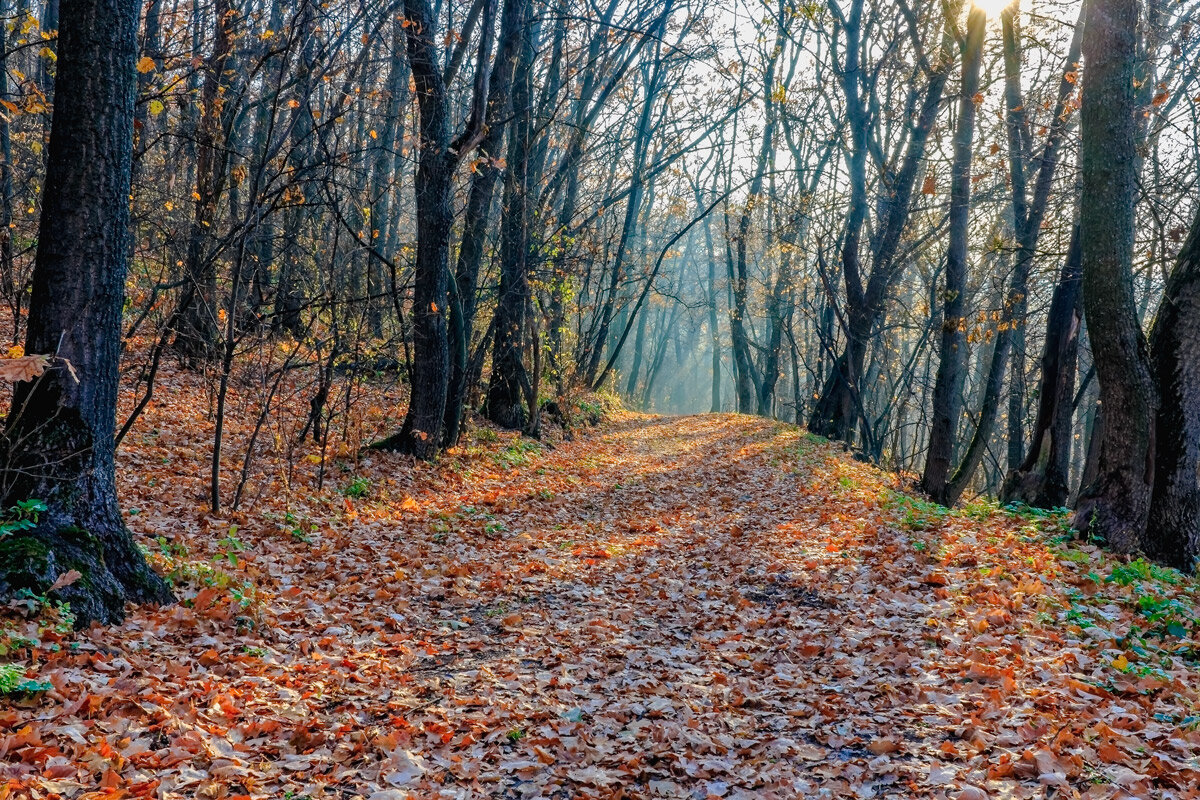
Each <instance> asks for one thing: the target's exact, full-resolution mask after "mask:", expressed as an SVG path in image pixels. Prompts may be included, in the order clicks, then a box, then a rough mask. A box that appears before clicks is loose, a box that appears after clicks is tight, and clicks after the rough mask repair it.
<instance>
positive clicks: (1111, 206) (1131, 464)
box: [1073, 0, 1157, 553]
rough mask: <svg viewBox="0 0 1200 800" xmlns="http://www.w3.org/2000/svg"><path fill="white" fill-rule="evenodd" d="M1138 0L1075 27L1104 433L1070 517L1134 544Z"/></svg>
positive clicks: (1083, 217) (1149, 409)
mask: <svg viewBox="0 0 1200 800" xmlns="http://www.w3.org/2000/svg"><path fill="white" fill-rule="evenodd" d="M1138 10H1139V3H1138V0H1092V2H1090V3H1089V4H1088V11H1087V21H1086V23H1085V25H1086V27H1085V28H1084V36H1083V59H1084V72H1083V95H1082V98H1081V102H1082V106H1081V120H1082V127H1083V139H1082V143H1081V145H1080V167H1081V175H1082V180H1083V196H1082V201H1081V207H1080V222H1079V224H1080V231H1079V235H1080V240H1081V242H1082V246H1083V306H1084V314H1085V315H1086V318H1087V325H1088V334H1089V336H1090V338H1091V342H1092V358H1093V359H1094V361H1095V364H1096V375H1097V377H1098V378H1099V381H1100V406H1101V408H1102V410H1103V413H1104V438H1103V440H1102V441H1101V442H1100V457H1099V458H1100V460H1099V463H1098V467H1099V469H1098V474H1097V476H1096V479H1095V480H1094V481H1093V482H1092V483H1091V484H1090V485H1089V486H1087V487H1086V488H1084V490H1083V491H1082V493H1081V494H1080V497H1079V502H1078V503H1077V505H1076V509H1075V514H1074V517H1073V522H1074V525H1075V527H1076V528H1077V529H1078V530H1079V531H1080V532H1081V533H1084V534H1086V535H1090V536H1094V537H1099V538H1102V539H1104V540H1105V541H1107V542H1108V544H1109V546H1110V547H1112V548H1113V549H1114V550H1116V551H1118V552H1122V553H1130V552H1134V551H1136V550H1137V549H1138V548H1139V546H1140V544H1141V540H1142V535H1143V533H1144V531H1145V529H1146V519H1147V515H1148V514H1149V512H1150V490H1151V483H1152V479H1153V477H1152V476H1153V469H1154V456H1153V450H1152V448H1153V445H1154V413H1155V407H1156V405H1157V403H1156V400H1155V397H1154V385H1153V383H1152V380H1151V377H1150V365H1149V359H1148V356H1147V352H1146V340H1145V337H1144V335H1143V334H1142V328H1141V325H1140V323H1139V320H1138V315H1137V307H1136V305H1135V303H1134V291H1133V244H1134V215H1133V212H1134V199H1135V191H1136V185H1135V178H1136V172H1137V163H1136V152H1135V148H1134V136H1135V122H1134V106H1135V103H1134V80H1133V78H1134V65H1135V61H1136V53H1137V23H1138Z"/></svg>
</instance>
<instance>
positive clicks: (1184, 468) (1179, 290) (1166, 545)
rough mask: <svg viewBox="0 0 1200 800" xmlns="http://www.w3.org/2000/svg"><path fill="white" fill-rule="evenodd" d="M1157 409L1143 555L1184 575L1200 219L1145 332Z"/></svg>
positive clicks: (1197, 448) (1187, 567)
mask: <svg viewBox="0 0 1200 800" xmlns="http://www.w3.org/2000/svg"><path fill="white" fill-rule="evenodd" d="M1150 368H1151V370H1152V371H1153V374H1154V379H1155V382H1156V383H1157V386H1158V392H1159V397H1160V405H1159V408H1158V417H1157V421H1156V424H1155V429H1156V430H1158V431H1162V432H1163V434H1164V435H1163V436H1160V437H1158V440H1157V441H1156V443H1155V448H1154V493H1153V499H1152V501H1151V504H1150V524H1149V526H1148V527H1147V535H1146V542H1145V544H1146V551H1147V552H1148V553H1149V554H1150V555H1152V556H1154V557H1155V558H1157V559H1159V560H1161V561H1164V562H1166V563H1168V564H1171V565H1172V566H1176V567H1179V568H1180V569H1181V570H1184V571H1185V572H1188V573H1190V572H1191V571H1192V570H1194V569H1195V567H1196V563H1197V560H1200V211H1198V212H1197V213H1196V218H1195V221H1193V222H1192V231H1191V234H1190V235H1189V236H1188V238H1187V242H1186V243H1185V244H1184V246H1183V250H1182V251H1180V253H1179V258H1178V260H1177V261H1176V264H1175V269H1174V270H1173V271H1172V273H1171V277H1170V278H1169V279H1168V281H1167V287H1166V291H1165V293H1164V295H1163V300H1162V305H1161V306H1159V309H1158V315H1157V317H1156V318H1155V320H1154V327H1153V329H1152V330H1151V332H1150Z"/></svg>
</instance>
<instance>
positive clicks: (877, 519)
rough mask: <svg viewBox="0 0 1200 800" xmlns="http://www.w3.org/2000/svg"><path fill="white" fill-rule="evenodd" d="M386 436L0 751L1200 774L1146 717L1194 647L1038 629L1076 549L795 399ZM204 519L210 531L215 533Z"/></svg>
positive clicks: (482, 793) (139, 616)
mask: <svg viewBox="0 0 1200 800" xmlns="http://www.w3.org/2000/svg"><path fill="white" fill-rule="evenodd" d="M372 459H373V460H372V461H371V462H370V463H367V464H364V465H361V467H360V471H359V473H358V475H359V476H360V478H361V479H363V480H367V481H368V484H369V486H370V490H369V492H367V495H368V496H367V497H363V498H351V497H346V496H344V495H336V494H329V493H327V496H326V497H325V498H324V500H323V501H321V502H317V501H316V500H314V503H313V505H312V506H310V507H306V508H298V509H296V510H295V511H293V512H290V516H289V517H288V518H287V520H285V521H283V522H281V521H280V520H279V519H278V518H275V519H274V520H273V521H272V522H271V523H270V524H266V523H264V522H263V521H262V520H261V519H259V520H257V521H255V520H253V519H243V520H242V522H241V528H240V529H239V532H238V533H237V534H236V536H235V537H234V538H237V540H238V541H239V542H241V543H242V545H243V546H244V547H245V549H244V550H240V551H237V552H236V553H235V556H236V557H237V561H238V563H237V565H236V567H232V566H231V567H230V568H229V570H228V574H229V575H232V576H233V577H234V578H235V579H237V580H240V579H242V577H243V576H244V577H245V578H247V579H249V580H250V581H252V582H256V583H257V584H258V586H259V587H260V588H259V600H258V601H257V602H256V603H252V604H250V605H248V606H246V607H243V604H242V603H240V602H238V600H237V598H238V597H239V596H242V595H241V594H239V592H240V590H239V589H238V588H237V587H238V586H239V585H240V584H237V583H236V582H235V583H234V584H232V585H229V586H222V585H220V580H217V581H215V582H214V586H213V587H212V588H210V589H205V590H203V591H201V592H200V593H199V594H198V595H195V594H194V593H193V596H192V598H191V599H192V605H193V607H192V608H187V607H184V606H179V607H175V608H172V609H164V610H160V611H139V612H137V613H136V614H135V615H134V616H133V617H132V618H131V622H130V623H129V625H127V626H126V627H125V628H122V629H118V630H113V631H103V632H95V633H93V634H92V639H91V640H90V641H85V642H83V643H82V649H81V651H80V652H79V654H78V655H76V656H74V657H72V658H71V659H60V661H59V662H57V663H58V666H56V667H55V668H54V670H53V674H54V675H55V676H56V677H55V681H56V684H57V685H58V689H57V690H56V692H54V693H53V694H54V698H52V700H43V701H42V702H41V703H40V704H35V705H33V706H31V707H30V708H28V709H25V708H18V709H15V710H14V711H11V712H7V713H8V714H10V715H13V716H11V718H9V719H7V720H6V718H5V716H4V715H5V713H6V712H4V711H3V710H2V709H0V723H5V722H8V723H9V731H10V734H9V739H8V740H7V743H5V742H6V740H5V739H4V738H3V736H2V735H0V752H5V753H7V756H6V757H7V758H9V759H14V758H19V759H20V764H23V763H26V758H27V756H30V751H31V748H32V749H33V750H34V751H37V752H40V753H43V754H44V753H47V752H50V750H49V749H48V748H54V751H55V752H56V753H57V754H58V755H54V756H43V757H41V763H40V764H38V763H37V759H36V758H34V764H35V765H36V767H37V769H39V770H41V777H35V776H34V775H32V774H30V772H29V770H26V771H24V772H22V768H21V766H20V764H19V763H18V762H17V761H14V766H12V767H11V768H10V769H9V773H10V774H12V775H16V776H19V777H21V778H22V781H23V785H37V786H39V787H41V789H42V790H47V789H49V790H54V791H57V792H58V793H59V794H60V795H62V796H65V797H74V796H79V795H80V792H81V791H82V788H81V787H87V788H89V789H95V788H96V786H95V782H96V781H99V780H106V781H107V782H108V784H109V785H110V786H113V787H116V788H117V789H119V790H121V791H125V792H127V793H129V794H133V795H137V794H138V793H141V794H144V795H146V796H160V797H164V798H166V797H211V798H221V797H238V796H249V797H253V798H258V797H272V798H274V797H289V798H299V797H303V796H305V795H308V796H311V797H314V798H315V797H339V798H348V797H364V796H365V797H370V798H375V800H399V799H400V798H433V797H446V798H490V797H497V798H574V797H598V798H651V797H665V798H670V797H677V798H711V797H717V798H762V799H765V800H769V799H770V798H800V797H803V798H809V797H812V798H821V797H831V798H833V797H896V798H901V797H945V798H964V799H965V800H975V799H976V798H983V797H995V798H1002V797H1014V798H1016V797H1029V798H1033V797H1037V798H1041V797H1050V796H1062V797H1072V796H1080V795H1082V796H1087V797H1117V796H1127V797H1149V796H1153V797H1163V798H1166V797H1184V796H1188V795H1186V794H1185V793H1184V792H1183V790H1182V789H1177V788H1176V787H1184V786H1188V785H1194V776H1200V762H1198V761H1197V752H1200V737H1198V736H1197V734H1196V732H1195V728H1194V727H1193V728H1192V729H1191V731H1190V732H1189V731H1188V730H1187V728H1186V727H1181V726H1180V725H1177V724H1174V722H1175V719H1174V717H1167V716H1163V719H1162V720H1156V718H1155V717H1154V714H1155V713H1160V714H1171V715H1173V714H1175V713H1176V712H1177V711H1178V710H1179V709H1180V708H1182V707H1185V706H1184V704H1185V702H1190V701H1185V700H1181V699H1180V696H1179V695H1178V694H1176V693H1174V691H1175V690H1174V689H1172V690H1171V692H1166V693H1164V691H1163V688H1162V687H1163V686H1170V685H1171V681H1177V682H1181V681H1182V680H1183V678H1181V677H1180V675H1182V673H1175V672H1170V671H1169V670H1168V671H1167V673H1166V675H1167V677H1166V678H1165V680H1166V683H1165V684H1162V685H1160V686H1158V687H1157V688H1155V686H1149V689H1150V690H1147V686H1141V687H1139V686H1138V685H1137V684H1136V681H1138V680H1145V678H1144V676H1141V677H1139V676H1132V677H1131V676H1129V675H1126V674H1125V673H1124V672H1118V671H1115V670H1113V669H1112V667H1111V666H1110V665H1109V663H1108V661H1107V660H1106V659H1107V658H1108V657H1107V656H1103V655H1098V654H1097V653H1096V652H1094V650H1095V648H1093V650H1091V651H1089V650H1088V649H1087V648H1086V647H1085V645H1086V644H1087V642H1088V641H1089V639H1088V635H1085V634H1083V633H1081V634H1080V636H1079V637H1074V638H1073V637H1072V636H1066V635H1064V633H1063V631H1062V629H1060V628H1058V627H1055V626H1053V625H1050V624H1048V621H1054V620H1057V619H1058V618H1057V617H1056V616H1055V615H1054V613H1052V612H1053V611H1054V605H1052V604H1049V603H1047V602H1044V600H1045V598H1044V595H1046V594H1048V593H1049V590H1048V589H1047V584H1048V583H1049V582H1050V581H1052V580H1054V579H1056V576H1059V575H1060V573H1062V571H1063V570H1064V569H1068V568H1069V567H1070V564H1063V563H1060V562H1059V561H1058V560H1056V556H1055V555H1054V553H1052V552H1051V551H1049V550H1048V549H1047V548H1046V547H1045V546H1044V544H1043V543H1042V540H1043V539H1044V537H1042V536H1040V535H1038V534H1037V532H1036V531H1032V530H1031V529H1030V528H1029V527H1028V526H1027V525H1026V526H1024V527H1022V526H1021V525H1018V524H1014V523H1013V521H1012V520H1011V519H1009V518H1008V517H1002V518H1001V517H999V516H997V515H993V516H992V517H990V518H987V519H983V518H980V519H979V520H964V519H963V518H960V517H955V518H953V519H950V518H947V519H942V518H934V519H925V518H924V517H923V516H921V515H922V514H924V513H926V512H927V509H926V510H923V508H924V507H916V508H915V509H914V507H912V506H906V505H905V504H904V503H902V502H899V501H898V500H897V495H896V494H895V493H894V491H893V486H892V485H891V484H892V479H889V478H885V477H882V476H881V475H880V474H879V473H877V472H875V471H874V470H872V469H869V468H867V467H865V466H863V465H861V464H858V463H855V462H853V461H851V460H849V459H848V458H845V457H844V456H842V455H840V454H839V453H837V452H836V451H835V450H834V449H833V448H832V447H831V446H829V445H825V444H821V443H818V442H816V441H815V440H812V439H810V438H808V437H806V436H805V435H803V434H801V433H800V432H798V431H797V430H795V429H793V428H791V427H789V426H782V425H774V424H771V423H769V422H765V421H762V420H756V419H751V418H745V417H734V416H712V415H709V416H698V417H676V418H643V417H630V418H627V419H624V420H623V421H620V422H618V423H615V424H613V425H612V426H610V427H609V428H608V429H606V430H605V431H604V432H600V433H595V434H592V435H589V436H586V437H582V438H580V439H578V440H576V441H574V442H571V443H566V444H563V445H562V446H560V447H558V448H557V449H554V450H548V449H539V448H535V447H531V446H529V445H527V444H523V443H522V442H521V441H519V440H508V439H504V440H502V441H499V442H494V443H489V442H483V443H477V445H476V446H475V447H474V448H466V449H465V450H464V451H462V452H459V453H457V454H452V455H451V456H450V457H448V458H447V459H446V460H445V461H444V463H443V464H442V465H440V466H439V467H438V468H436V469H433V468H425V467H411V466H405V465H406V464H408V463H409V462H404V461H403V460H401V459H396V458H391V457H385V456H374V457H372ZM157 513H158V514H159V517H155V516H154V515H153V514H152V513H147V514H145V515H142V516H140V517H139V518H137V519H136V523H135V524H136V525H138V526H141V527H142V529H143V530H153V529H155V528H156V526H162V525H165V524H167V521H168V520H167V517H169V515H170V512H169V511H162V510H160V511H159V512H157ZM293 525H294V526H295V527H296V528H298V529H299V531H298V532H295V531H293V533H294V535H291V536H289V535H287V534H285V533H281V530H285V529H287V528H288V527H289V526H293ZM207 526H208V527H207V531H204V530H197V531H192V532H190V533H188V536H187V538H186V541H188V542H190V544H191V549H192V551H194V552H198V551H200V550H202V549H205V548H207V549H208V551H209V552H215V553H217V554H218V555H217V557H218V558H220V557H221V556H220V554H221V553H224V554H225V555H226V556H228V555H229V553H230V552H231V549H234V548H233V545H231V544H230V543H229V540H228V539H226V540H224V541H225V544H224V545H221V544H220V542H221V541H222V540H220V539H219V538H218V536H219V535H220V534H219V533H218V532H217V531H218V530H219V526H217V525H216V524H215V523H212V522H211V521H210V522H209V523H207ZM305 539H308V540H309V541H304V540H305ZM226 560H227V561H228V560H230V559H228V558H226ZM1085 560H1086V559H1085ZM209 562H210V563H211V558H210V559H209ZM179 563H180V564H183V563H186V562H185V561H184V560H183V559H182V558H180V559H179ZM177 567H178V565H177ZM179 568H181V569H182V567H179ZM220 574H226V573H224V572H222V573H220ZM1072 574H1073V573H1072ZM193 577H194V576H193ZM210 582H212V581H210ZM1114 613H1115V612H1114ZM1102 644H1103V643H1102ZM1184 677H1186V676H1184ZM1122 681H1124V682H1125V683H1122ZM1131 681H1133V683H1131ZM1178 688H1182V687H1178ZM1122 692H1127V693H1126V694H1122ZM1190 696H1191V697H1194V693H1193V694H1192V695H1190ZM1168 719H1170V720H1171V721H1170V722H1167V721H1165V720H1168ZM23 725H25V726H27V727H28V732H27V733H26V734H25V736H26V738H25V739H24V740H22V739H21V738H20V736H21V734H19V733H12V731H18V732H19V731H21V730H23V728H22V726H23ZM4 730H5V728H3V727H2V726H0V734H3V732H4ZM14 737H16V738H14ZM31 737H32V738H31ZM1148 747H1150V748H1153V749H1154V753H1153V754H1150V753H1148V752H1147V748H1148ZM38 748H41V750H38ZM1151 755H1153V757H1151ZM55 758H58V759H61V761H54V759H55ZM48 759H49V760H48ZM51 762H53V764H54V765H57V766H58V769H56V770H54V769H51V770H49V772H47V765H48V764H51ZM3 775H4V773H0V776H3ZM156 782H157V783H156ZM0 787H2V784H0ZM1152 787H1153V788H1152ZM288 792H291V794H288ZM1055 792H1058V793H1060V794H1055ZM1122 792H1124V794H1123V793H1122ZM1144 792H1149V793H1148V794H1147V793H1144ZM5 796H6V795H5V794H4V790H3V788H0V798H3V797H5ZM42 796H46V795H44V794H43V795H42ZM96 796H97V797H99V796H101V795H96ZM103 796H106V797H107V796H110V795H103ZM114 796H115V795H114ZM1191 796H1194V795H1191Z"/></svg>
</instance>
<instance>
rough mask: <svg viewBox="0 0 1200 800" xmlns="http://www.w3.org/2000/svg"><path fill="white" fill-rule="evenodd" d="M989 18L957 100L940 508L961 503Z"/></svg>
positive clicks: (934, 490)
mask: <svg viewBox="0 0 1200 800" xmlns="http://www.w3.org/2000/svg"><path fill="white" fill-rule="evenodd" d="M986 26H987V16H986V15H985V14H984V13H983V11H982V10H981V9H979V8H974V7H973V8H971V10H970V11H969V12H968V15H967V36H966V40H965V42H964V43H963V54H962V62H963V74H962V85H961V87H960V90H959V97H958V128H957V130H955V132H954V163H953V166H952V167H951V177H950V234H949V244H948V245H947V247H946V286H945V288H944V289H943V290H942V340H941V352H940V358H939V359H938V371H937V382H936V383H935V384H934V390H933V426H932V430H931V432H930V434H929V455H928V456H927V457H926V459H925V473H924V475H923V476H922V477H921V489H922V491H924V492H925V493H926V494H928V495H929V496H930V497H932V498H933V499H934V500H935V501H937V502H939V503H947V504H952V503H953V502H954V501H955V500H956V499H957V498H955V497H951V496H950V494H949V492H948V491H947V490H948V489H949V488H951V487H950V486H949V485H948V483H947V480H948V478H949V476H950V465H951V463H952V461H953V459H954V444H955V441H956V440H957V438H958V437H957V433H958V422H959V417H960V416H961V414H962V384H963V380H964V378H965V372H966V367H967V326H966V319H965V312H966V308H967V238H968V231H967V222H968V218H969V213H970V210H971V155H972V151H973V149H974V147H975V110H976V107H977V104H976V100H975V95H976V94H977V93H978V92H979V68H980V65H981V64H982V62H983V34H984V30H985V28H986Z"/></svg>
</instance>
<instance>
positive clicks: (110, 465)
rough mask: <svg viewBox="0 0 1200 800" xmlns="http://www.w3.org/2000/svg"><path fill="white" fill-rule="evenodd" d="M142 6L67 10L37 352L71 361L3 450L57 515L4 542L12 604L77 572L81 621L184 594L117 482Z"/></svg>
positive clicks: (11, 426) (37, 280)
mask: <svg viewBox="0 0 1200 800" xmlns="http://www.w3.org/2000/svg"><path fill="white" fill-rule="evenodd" d="M137 12H138V5H137V2H135V0H71V2H67V3H64V4H63V7H62V18H61V22H60V26H59V39H58V45H59V49H58V74H57V80H56V83H57V86H58V91H57V96H56V97H55V103H54V114H53V119H52V123H51V134H50V146H49V153H48V156H47V166H46V187H45V192H44V194H43V198H42V216H41V222H40V230H39V239H38V242H39V244H38V250H37V257H36V261H35V265H34V273H33V294H32V297H31V301H30V310H29V312H30V313H29V327H28V335H27V339H26V345H25V346H26V350H27V352H29V353H46V354H49V353H57V355H58V356H59V359H58V363H56V365H55V366H54V367H52V368H51V369H50V370H49V371H48V372H47V373H46V374H45V375H43V376H42V377H41V378H39V379H36V380H35V381H33V382H31V383H23V384H20V385H19V386H18V388H17V391H16V393H15V396H14V399H13V405H12V409H11V411H10V412H9V415H8V419H7V422H6V426H5V431H4V440H3V446H2V448H0V450H2V453H0V457H2V458H3V461H2V465H3V466H2V469H0V480H2V481H3V495H4V505H5V506H9V505H12V504H14V503H16V502H18V501H22V500H28V499H31V498H37V499H39V500H42V501H43V502H45V504H46V506H47V509H48V510H47V511H46V512H45V513H43V514H42V515H41V518H40V519H39V521H38V524H37V526H36V527H35V528H34V529H32V530H30V531H26V532H21V533H18V534H14V535H10V536H9V537H6V538H3V539H0V596H8V595H11V594H12V593H13V592H15V591H17V590H19V589H29V590H32V591H35V592H39V593H40V592H44V591H46V590H47V589H48V588H49V587H50V586H51V585H52V584H53V583H54V581H55V580H56V579H58V578H59V577H60V576H61V575H62V574H63V573H66V572H68V571H69V570H72V569H73V570H77V571H78V572H79V573H80V574H81V577H79V578H78V579H77V580H76V581H75V582H73V583H71V584H70V585H68V586H65V587H62V588H59V589H56V590H55V591H54V592H53V593H52V595H53V596H54V597H56V598H57V599H59V600H62V601H64V602H70V603H71V609H72V611H73V612H74V613H75V615H76V621H77V624H80V625H83V624H86V623H87V622H89V621H92V620H95V621H99V622H105V623H112V622H118V621H120V620H121V619H122V618H123V617H124V614H125V602H126V601H133V602H159V603H165V602H170V601H171V599H172V597H171V593H170V590H169V589H168V588H167V585H166V583H164V582H163V580H162V578H160V577H159V576H158V575H156V574H155V573H154V572H153V570H151V569H150V567H149V566H148V565H147V564H146V562H145V559H144V558H143V557H142V554H141V553H140V552H139V551H138V549H137V546H136V545H135V544H134V541H133V537H132V535H131V534H130V532H129V530H128V529H127V528H126V527H125V525H124V523H123V522H122V520H121V514H120V510H119V508H118V505H117V494H116V485H115V467H114V448H113V435H114V432H115V427H116V403H117V385H118V373H117V362H118V359H119V355H120V347H121V311H122V307H123V304H124V288H125V273H126V269H127V266H128V262H127V259H128V252H129V250H128V238H127V237H128V235H129V232H128V231H129V187H130V172H131V160H132V152H133V116H134V96H135V91H136V78H135V75H136V72H135V69H134V62H135V61H136V58H137ZM64 361H65V362H69V363H70V365H71V369H68V368H66V367H65V366H64V365H63V362H64ZM72 370H73V372H72Z"/></svg>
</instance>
